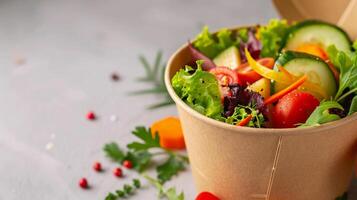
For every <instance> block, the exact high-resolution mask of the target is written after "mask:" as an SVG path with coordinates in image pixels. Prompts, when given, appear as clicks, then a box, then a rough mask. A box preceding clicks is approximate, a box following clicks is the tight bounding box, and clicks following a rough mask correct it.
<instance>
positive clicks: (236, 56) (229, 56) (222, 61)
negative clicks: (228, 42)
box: [213, 46, 241, 69]
mask: <svg viewBox="0 0 357 200" xmlns="http://www.w3.org/2000/svg"><path fill="white" fill-rule="evenodd" d="M213 62H214V64H216V65H217V66H221V67H222V66H224V67H228V68H231V69H235V68H237V67H238V66H239V65H240V64H241V58H240V53H239V50H238V48H237V47H235V46H231V47H229V48H228V49H226V50H224V51H222V52H221V53H220V54H218V56H216V57H215V58H214V59H213Z"/></svg>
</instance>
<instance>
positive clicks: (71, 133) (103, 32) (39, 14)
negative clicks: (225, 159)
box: [0, 0, 357, 200]
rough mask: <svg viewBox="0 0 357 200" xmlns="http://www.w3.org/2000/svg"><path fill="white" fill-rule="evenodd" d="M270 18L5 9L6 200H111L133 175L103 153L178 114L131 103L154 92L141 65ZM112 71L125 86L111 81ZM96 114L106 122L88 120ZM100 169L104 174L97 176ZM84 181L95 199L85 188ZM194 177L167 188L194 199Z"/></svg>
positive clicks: (84, 6)
mask: <svg viewBox="0 0 357 200" xmlns="http://www.w3.org/2000/svg"><path fill="white" fill-rule="evenodd" d="M272 17H277V13H276V11H275V10H274V7H273V5H272V4H271V2H270V1H262V0H249V1H243V0H235V1H233V0H229V1H224V3H223V1H212V0H206V1H204V0H145V1H139V0H131V1H128V0H127V1H124V0H105V1H103V0H72V1H70V0H62V1H59V0H58V1H49V0H23V1H17V0H2V1H0V66H1V67H0V91H1V93H0V111H1V114H0V200H5V199H6V200H13V199H22V200H57V199H58V200H64V199H88V200H91V199H93V200H98V199H104V197H105V195H106V194H107V193H108V192H109V191H113V190H115V189H117V188H119V187H120V186H121V185H123V183H126V182H128V181H130V177H135V174H134V173H131V174H130V172H126V173H129V174H128V176H127V178H125V179H123V180H118V179H116V178H114V177H113V175H112V173H111V169H112V168H113V167H115V166H116V165H115V164H114V163H112V162H110V161H108V160H107V159H106V158H105V157H104V155H103V152H102V146H103V144H104V143H106V142H110V141H116V142H118V143H120V144H122V145H125V144H126V143H127V142H129V141H131V140H132V139H133V137H132V136H131V134H130V131H131V130H132V129H133V128H134V127H135V126H137V125H150V124H151V123H152V122H153V121H155V120H156V119H159V118H161V117H164V116H167V115H176V110H175V108H174V107H173V106H172V107H167V108H164V109H159V110H154V111H148V110H146V109H145V108H146V107H147V106H148V105H149V104H150V103H153V102H156V101H158V100H159V98H160V97H157V96H152V95H148V96H145V97H144V96H140V97H133V96H128V95H127V93H128V92H129V91H133V90H136V89H142V88H145V87H147V86H146V85H145V84H142V83H136V82H135V81H134V79H135V77H138V76H140V75H142V74H143V72H144V71H143V68H142V67H141V66H140V64H139V62H138V59H137V56H138V55H139V54H144V55H147V56H148V57H149V58H150V59H151V60H152V59H153V56H154V55H155V53H156V51H157V50H158V49H162V50H163V51H164V57H165V59H167V58H168V56H169V55H170V54H171V53H172V52H173V51H174V50H175V49H176V48H178V47H179V46H180V45H181V44H182V43H184V42H186V41H187V39H188V38H192V37H193V36H194V35H195V34H196V33H198V32H199V30H200V28H201V27H202V25H203V24H208V25H209V26H210V27H211V28H212V29H215V28H218V27H223V26H236V25H243V24H252V23H265V22H267V20H268V19H269V18H272ZM21 60H23V61H25V62H24V63H23V64H22V65H19V64H18V63H17V62H19V61H21ZM114 71H116V72H118V73H119V74H120V76H121V78H122V79H121V81H119V82H111V81H110V78H109V76H110V74H111V72H114ZM89 110H94V111H95V112H96V113H97V114H98V115H99V120H97V121H96V122H89V121H87V120H86V119H85V114H86V113H87V111H89ZM113 114H114V115H117V116H118V121H117V122H114V123H113V122H111V121H110V120H109V118H110V116H111V115H113ZM48 143H52V144H53V148H51V149H50V150H48V149H46V145H47V144H48ZM95 160H99V161H101V162H102V163H103V165H104V166H105V168H106V172H105V173H100V174H98V173H95V172H94V171H93V170H92V168H91V167H92V163H93V162H94V161H95ZM82 176H85V177H87V178H88V180H89V181H90V183H91V185H92V188H91V189H90V190H86V191H83V190H82V189H80V188H79V187H78V186H77V182H78V180H79V178H81V177H82ZM191 178H192V177H191V174H190V172H189V170H187V171H186V172H184V173H182V174H180V175H179V176H178V177H176V178H174V179H173V180H172V181H171V182H169V183H168V185H175V186H177V188H178V189H179V190H183V191H184V192H185V195H186V197H187V199H193V198H194V196H195V191H194V186H193V183H192V180H191ZM354 190H355V191H356V190H357V189H356V186H355V187H354ZM355 198H357V197H355ZM131 199H156V191H155V190H154V189H152V188H150V187H145V188H144V189H142V190H140V191H139V192H138V193H137V194H136V195H134V196H133V197H132V198H131Z"/></svg>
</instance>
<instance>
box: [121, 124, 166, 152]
mask: <svg viewBox="0 0 357 200" xmlns="http://www.w3.org/2000/svg"><path fill="white" fill-rule="evenodd" d="M132 133H133V134H134V135H135V136H136V137H138V138H140V139H141V140H142V141H143V143H140V142H132V143H130V144H128V145H127V147H128V148H129V149H132V150H134V151H140V150H147V149H150V148H156V147H158V148H160V147H161V146H160V138H159V135H158V134H157V133H155V136H154V137H153V136H152V135H151V131H150V129H146V128H145V127H136V129H135V130H134V131H133V132H132Z"/></svg>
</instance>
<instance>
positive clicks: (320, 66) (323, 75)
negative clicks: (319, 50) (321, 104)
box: [272, 51, 337, 98]
mask: <svg viewBox="0 0 357 200" xmlns="http://www.w3.org/2000/svg"><path fill="white" fill-rule="evenodd" d="M277 66H282V67H284V68H285V69H286V70H287V71H288V72H290V73H291V74H293V75H295V76H301V75H304V74H306V75H307V76H308V80H309V81H311V82H312V83H315V84H318V85H319V86H320V87H321V88H322V89H323V90H324V92H326V94H327V95H328V96H329V97H333V96H334V95H335V94H336V91H337V84H336V80H335V77H334V75H333V73H332V71H331V70H330V67H329V66H328V64H327V63H326V62H325V61H323V60H322V59H320V58H319V57H316V56H313V55H310V54H306V53H301V52H294V51H286V52H284V53H282V54H280V56H279V57H278V59H277V61H276V62H275V66H274V70H276V71H278V67H277ZM286 86H287V85H284V84H281V83H277V82H275V83H273V87H272V89H273V91H272V92H273V93H276V92H278V91H280V90H282V89H284V88H285V87H286ZM305 90H306V91H309V89H308V88H306V89H305ZM310 92H312V91H310ZM312 93H313V92H312ZM317 97H318V98H320V97H319V96H317Z"/></svg>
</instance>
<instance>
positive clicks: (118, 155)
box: [103, 142, 126, 163]
mask: <svg viewBox="0 0 357 200" xmlns="http://www.w3.org/2000/svg"><path fill="white" fill-rule="evenodd" d="M103 150H104V152H105V153H106V155H107V156H108V157H109V158H110V159H111V160H113V161H116V162H119V163H121V162H123V160H124V159H125V157H126V155H125V152H124V151H123V150H121V149H120V147H119V146H118V145H117V144H116V143H115V142H112V143H109V144H106V145H104V148H103Z"/></svg>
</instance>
